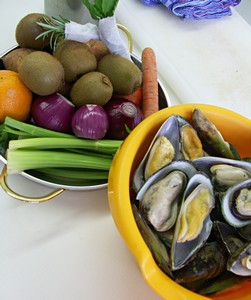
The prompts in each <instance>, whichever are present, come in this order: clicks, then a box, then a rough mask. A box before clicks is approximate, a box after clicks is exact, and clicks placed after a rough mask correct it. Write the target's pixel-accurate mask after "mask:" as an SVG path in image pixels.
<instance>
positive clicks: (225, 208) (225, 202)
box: [221, 179, 251, 227]
mask: <svg viewBox="0 0 251 300" xmlns="http://www.w3.org/2000/svg"><path fill="white" fill-rule="evenodd" d="M243 188H248V189H249V190H250V189H251V179H248V180H245V181H243V182H241V183H239V184H236V185H234V186H233V187H231V188H229V189H228V190H227V192H226V193H225V195H224V196H223V198H222V201H221V210H222V214H223V216H224V218H225V220H226V221H227V222H228V223H229V224H230V225H232V226H234V227H243V226H246V225H248V224H251V219H250V218H249V219H247V220H245V219H243V217H242V216H239V215H238V214H237V213H236V209H234V207H235V206H236V204H235V201H236V199H235V198H236V194H237V193H238V191H240V190H241V189H243Z"/></svg>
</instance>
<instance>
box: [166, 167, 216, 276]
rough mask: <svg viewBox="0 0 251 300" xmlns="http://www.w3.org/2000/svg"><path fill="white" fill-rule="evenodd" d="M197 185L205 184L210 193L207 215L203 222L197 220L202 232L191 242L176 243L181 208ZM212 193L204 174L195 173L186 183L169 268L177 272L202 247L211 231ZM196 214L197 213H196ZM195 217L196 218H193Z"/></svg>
mask: <svg viewBox="0 0 251 300" xmlns="http://www.w3.org/2000/svg"><path fill="white" fill-rule="evenodd" d="M199 184H206V185H207V186H208V188H209V192H210V204H209V208H208V213H207V215H205V216H204V218H205V219H204V220H203V219H202V218H201V216H200V219H199V220H198V222H199V223H202V224H201V225H202V230H201V231H200V232H199V233H198V234H197V236H195V237H194V239H192V240H188V241H184V242H180V241H178V239H179V238H178V237H179V233H180V229H181V222H182V215H183V213H184V212H183V207H184V206H185V205H186V199H187V197H188V196H189V195H190V194H191V192H192V191H193V190H194V189H195V188H196V187H197V186H198V185H199ZM214 204H215V203H214V193H213V187H212V184H211V181H210V179H209V178H208V177H207V176H205V175H204V174H202V173H201V174H200V173H197V174H195V175H194V176H193V177H192V178H191V179H190V180H189V182H188V185H187V188H186V190H185V192H184V195H183V199H182V203H181V208H180V211H179V215H178V218H177V221H176V225H175V231H174V237H173V242H172V247H171V254H170V257H171V266H172V269H173V270H177V269H180V268H182V267H183V266H184V265H186V264H187V263H188V262H189V261H190V259H191V258H192V256H193V255H194V254H195V253H196V252H197V251H199V249H200V248H201V247H202V246H203V245H204V243H205V242H206V241H207V239H208V237H209V235H210V233H211V229H212V225H213V223H212V221H211V219H210V212H211V210H212V209H213V207H214ZM197 213H198V212H197ZM194 217H196V216H194Z"/></svg>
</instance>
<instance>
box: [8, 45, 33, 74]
mask: <svg viewBox="0 0 251 300" xmlns="http://www.w3.org/2000/svg"><path fill="white" fill-rule="evenodd" d="M33 51H36V50H34V49H30V48H16V49H14V50H12V51H11V52H9V53H7V54H6V55H5V56H4V57H3V58H2V61H3V65H4V67H5V69H6V70H11V71H14V72H18V67H19V65H20V63H21V62H22V60H23V58H24V57H25V56H26V55H28V54H30V53H31V52H33Z"/></svg>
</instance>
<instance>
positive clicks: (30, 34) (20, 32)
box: [15, 13, 50, 50]
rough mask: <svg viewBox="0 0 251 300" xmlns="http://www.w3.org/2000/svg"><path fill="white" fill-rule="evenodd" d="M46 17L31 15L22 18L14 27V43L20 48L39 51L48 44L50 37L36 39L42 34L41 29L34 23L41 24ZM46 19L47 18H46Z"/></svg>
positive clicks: (36, 14) (38, 14) (37, 14)
mask: <svg viewBox="0 0 251 300" xmlns="http://www.w3.org/2000/svg"><path fill="white" fill-rule="evenodd" d="M44 16H46V15H44V14H41V13H31V14H28V15H26V16H24V17H23V18H22V19H21V20H20V21H19V22H18V24H17V26H16V32H15V35H16V41H17V43H18V45H19V46H20V47H22V48H31V49H35V50H41V49H42V48H44V47H45V46H47V45H48V44H49V42H50V37H49V36H48V37H46V38H39V39H36V37H37V36H38V35H39V34H41V33H42V32H43V29H42V28H41V27H40V26H39V25H38V24H37V23H36V22H43V17H44ZM46 17H47V18H48V16H46Z"/></svg>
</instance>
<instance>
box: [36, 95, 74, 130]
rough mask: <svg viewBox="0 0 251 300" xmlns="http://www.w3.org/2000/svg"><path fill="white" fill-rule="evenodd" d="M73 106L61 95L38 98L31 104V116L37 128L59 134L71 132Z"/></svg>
mask: <svg viewBox="0 0 251 300" xmlns="http://www.w3.org/2000/svg"><path fill="white" fill-rule="evenodd" d="M75 111H76V109H75V105H74V104H73V103H72V102H70V101H69V100H67V99H66V98H65V97H64V96H63V95H61V94H59V93H54V94H51V95H48V96H39V97H38V98H36V99H35V100H34V102H33V104H32V108H31V116H32V118H33V120H34V123H35V124H36V125H37V126H40V127H43V128H46V129H50V130H53V131H59V132H70V131H71V119H72V117H73V114H74V113H75Z"/></svg>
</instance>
